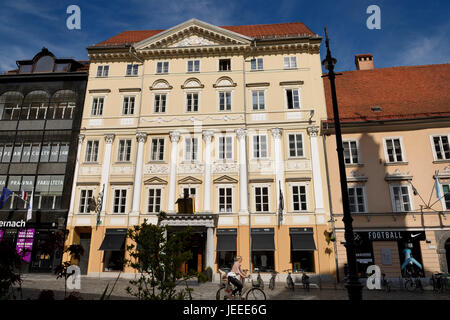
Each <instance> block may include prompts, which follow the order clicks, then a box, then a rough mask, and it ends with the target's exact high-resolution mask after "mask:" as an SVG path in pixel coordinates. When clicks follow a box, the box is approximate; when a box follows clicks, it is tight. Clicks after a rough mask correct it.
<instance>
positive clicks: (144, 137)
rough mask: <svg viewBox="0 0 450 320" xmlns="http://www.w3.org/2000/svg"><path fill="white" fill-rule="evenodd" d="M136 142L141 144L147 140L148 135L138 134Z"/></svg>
mask: <svg viewBox="0 0 450 320" xmlns="http://www.w3.org/2000/svg"><path fill="white" fill-rule="evenodd" d="M136 140H137V141H138V142H139V143H141V142H145V141H146V140H147V134H146V133H145V132H138V133H136Z"/></svg>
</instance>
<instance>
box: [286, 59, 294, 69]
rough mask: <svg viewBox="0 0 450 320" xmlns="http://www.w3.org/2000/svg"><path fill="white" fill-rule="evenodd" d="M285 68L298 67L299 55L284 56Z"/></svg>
mask: <svg viewBox="0 0 450 320" xmlns="http://www.w3.org/2000/svg"><path fill="white" fill-rule="evenodd" d="M284 68H285V69H295V68H297V57H284Z"/></svg>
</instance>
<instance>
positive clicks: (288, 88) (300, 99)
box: [283, 87, 302, 110]
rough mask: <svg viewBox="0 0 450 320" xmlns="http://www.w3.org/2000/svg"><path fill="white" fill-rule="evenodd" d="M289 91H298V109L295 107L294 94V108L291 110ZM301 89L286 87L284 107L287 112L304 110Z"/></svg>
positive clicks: (284, 89)
mask: <svg viewBox="0 0 450 320" xmlns="http://www.w3.org/2000/svg"><path fill="white" fill-rule="evenodd" d="M287 90H292V91H294V90H297V92H298V108H296V107H295V106H294V93H292V106H293V108H291V109H289V105H288V98H287ZM301 91H302V90H301V88H300V87H286V88H283V92H284V106H285V110H301V109H302V92H301Z"/></svg>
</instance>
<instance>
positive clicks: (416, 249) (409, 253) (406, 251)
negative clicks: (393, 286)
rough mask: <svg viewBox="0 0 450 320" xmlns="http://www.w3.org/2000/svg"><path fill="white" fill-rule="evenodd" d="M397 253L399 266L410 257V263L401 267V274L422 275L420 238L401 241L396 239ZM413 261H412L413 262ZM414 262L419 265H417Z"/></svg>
mask: <svg viewBox="0 0 450 320" xmlns="http://www.w3.org/2000/svg"><path fill="white" fill-rule="evenodd" d="M397 243H398V253H399V255H400V266H403V264H404V262H405V260H406V258H407V257H409V258H410V261H411V262H412V263H408V264H406V265H404V267H403V268H402V276H403V277H408V276H410V275H412V276H413V277H417V276H422V277H423V276H424V270H423V262H422V252H421V249H420V240H416V241H411V242H403V241H398V242H397ZM413 261H414V262H413ZM416 262H417V263H418V264H419V265H420V266H421V267H420V266H418V265H417V264H416Z"/></svg>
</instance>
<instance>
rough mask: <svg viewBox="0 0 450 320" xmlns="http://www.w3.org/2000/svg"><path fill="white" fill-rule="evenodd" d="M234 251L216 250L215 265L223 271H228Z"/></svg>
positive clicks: (231, 265) (234, 255) (232, 261)
mask: <svg viewBox="0 0 450 320" xmlns="http://www.w3.org/2000/svg"><path fill="white" fill-rule="evenodd" d="M234 257H236V251H220V252H217V267H218V268H219V269H221V270H224V271H230V270H231V268H232V267H233V264H234Z"/></svg>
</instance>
